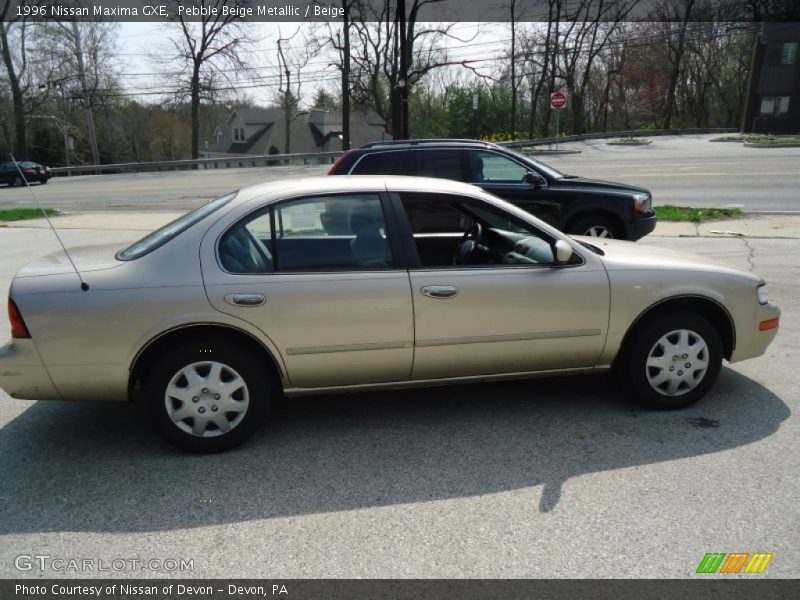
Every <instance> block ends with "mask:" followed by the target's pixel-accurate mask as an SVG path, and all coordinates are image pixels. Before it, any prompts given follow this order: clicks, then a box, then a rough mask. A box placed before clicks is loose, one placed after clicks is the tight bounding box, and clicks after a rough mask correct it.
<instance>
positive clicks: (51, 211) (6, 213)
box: [0, 208, 61, 221]
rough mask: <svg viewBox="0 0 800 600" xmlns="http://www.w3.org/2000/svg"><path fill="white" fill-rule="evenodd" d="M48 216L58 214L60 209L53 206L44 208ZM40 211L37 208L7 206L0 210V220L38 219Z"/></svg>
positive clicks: (40, 214)
mask: <svg viewBox="0 0 800 600" xmlns="http://www.w3.org/2000/svg"><path fill="white" fill-rule="evenodd" d="M44 210H45V212H46V213H47V216H48V217H54V216H56V215H60V214H61V211H60V210H56V209H55V208H45V209H44ZM41 216H42V211H41V210H40V209H38V208H7V209H2V210H0V221H22V220H24V219H38V218H40V217H41Z"/></svg>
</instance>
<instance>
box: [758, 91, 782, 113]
mask: <svg viewBox="0 0 800 600" xmlns="http://www.w3.org/2000/svg"><path fill="white" fill-rule="evenodd" d="M788 112H789V96H764V97H763V98H761V110H760V111H759V114H760V115H761V116H765V117H782V116H784V115H785V114H786V113H788Z"/></svg>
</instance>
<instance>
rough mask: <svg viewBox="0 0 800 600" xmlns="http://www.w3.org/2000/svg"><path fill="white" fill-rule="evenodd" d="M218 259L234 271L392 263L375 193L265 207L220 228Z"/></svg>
mask: <svg viewBox="0 0 800 600" xmlns="http://www.w3.org/2000/svg"><path fill="white" fill-rule="evenodd" d="M219 258H220V263H221V265H222V267H223V268H224V269H225V270H226V271H229V272H231V273H236V274H248V273H250V274H252V273H270V272H281V271H284V272H296V271H304V272H309V271H340V270H347V271H352V270H376V269H389V268H392V266H393V264H392V253H391V249H390V247H389V241H388V237H387V232H386V222H385V219H384V216H383V209H382V207H381V200H380V196H379V195H378V194H352V195H336V196H315V197H313V198H302V199H299V200H292V201H290V202H285V203H282V204H279V205H277V206H274V207H270V208H269V209H268V210H265V211H261V212H260V213H258V214H256V215H255V216H253V217H249V218H248V219H245V220H244V221H240V222H239V223H238V224H236V225H235V226H234V227H232V228H231V229H230V230H229V231H228V232H227V233H225V235H223V236H222V238H221V239H220V244H219Z"/></svg>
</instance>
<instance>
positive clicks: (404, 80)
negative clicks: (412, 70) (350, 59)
mask: <svg viewBox="0 0 800 600" xmlns="http://www.w3.org/2000/svg"><path fill="white" fill-rule="evenodd" d="M397 17H398V21H399V26H400V80H399V82H398V83H399V84H400V135H401V138H402V139H404V140H407V139H409V138H410V137H411V131H410V127H409V124H408V87H409V86H408V58H409V57H408V51H407V48H408V46H407V41H408V40H407V39H406V0H397Z"/></svg>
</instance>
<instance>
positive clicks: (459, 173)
mask: <svg viewBox="0 0 800 600" xmlns="http://www.w3.org/2000/svg"><path fill="white" fill-rule="evenodd" d="M414 154H415V155H416V157H417V166H418V168H417V171H418V172H417V173H415V174H416V175H419V176H420V177H435V178H437V179H453V180H455V181H469V180H470V175H469V163H468V161H467V153H466V152H465V151H463V150H456V149H450V148H447V149H442V150H416V151H414Z"/></svg>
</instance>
